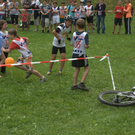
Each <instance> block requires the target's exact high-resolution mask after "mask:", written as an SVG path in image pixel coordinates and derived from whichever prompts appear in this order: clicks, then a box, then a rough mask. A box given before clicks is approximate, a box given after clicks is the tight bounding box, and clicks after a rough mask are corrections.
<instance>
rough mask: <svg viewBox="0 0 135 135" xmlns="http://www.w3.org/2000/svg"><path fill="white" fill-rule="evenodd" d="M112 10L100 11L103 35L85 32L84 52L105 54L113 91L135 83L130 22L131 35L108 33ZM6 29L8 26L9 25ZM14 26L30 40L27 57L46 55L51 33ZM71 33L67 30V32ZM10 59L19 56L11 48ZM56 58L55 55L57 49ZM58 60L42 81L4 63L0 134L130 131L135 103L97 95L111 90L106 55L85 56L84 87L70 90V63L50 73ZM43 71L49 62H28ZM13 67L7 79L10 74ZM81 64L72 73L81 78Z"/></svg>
mask: <svg viewBox="0 0 135 135" xmlns="http://www.w3.org/2000/svg"><path fill="white" fill-rule="evenodd" d="M113 20H114V15H112V14H107V16H106V20H105V22H106V33H105V35H101V34H100V35H97V34H96V31H94V34H93V35H91V34H89V42H90V43H89V45H90V48H89V49H88V50H87V55H88V56H89V57H90V56H103V55H105V54H106V53H109V57H110V61H111V65H112V70H113V75H114V80H115V84H116V90H123V91H130V90H131V89H132V87H133V86H134V85H135V63H134V61H135V44H134V37H135V35H134V30H135V29H134V26H135V20H134V18H133V20H132V34H131V35H124V26H122V29H121V34H120V35H117V30H118V27H117V28H116V32H115V34H114V35H112V34H111V33H112V27H113ZM9 28H11V25H9ZM34 29H35V27H34V26H31V28H30V30H29V31H27V32H26V31H23V32H22V31H20V30H19V32H18V34H19V35H20V36H26V37H28V38H29V39H30V43H29V49H30V50H31V52H32V54H33V61H44V60H50V58H51V49H52V41H53V34H52V33H50V34H47V33H44V34H42V33H41V27H40V31H38V32H33V30H34ZM71 36H72V35H71V34H70V37H71ZM66 49H67V54H66V58H71V56H72V49H73V48H72V47H70V44H69V41H66ZM9 56H10V57H13V58H14V59H15V60H16V59H17V58H18V57H19V56H20V54H19V52H18V51H17V50H15V51H13V52H12V53H11V54H9ZM57 59H60V54H58V56H57ZM59 66H60V63H55V64H54V67H53V70H52V74H51V75H50V76H47V79H48V80H47V82H45V83H43V84H40V83H39V78H38V77H36V76H34V75H32V76H31V77H30V78H29V79H27V80H26V79H24V78H25V75H26V73H25V72H24V71H21V70H19V69H16V68H15V67H12V69H11V68H7V74H6V75H3V74H1V75H2V76H3V78H2V79H0V84H1V85H0V135H133V134H134V132H135V131H134V123H135V118H134V114H135V110H134V109H135V106H132V107H126V108H116V107H111V106H107V105H104V104H102V103H100V102H99V101H98V100H97V96H98V94H99V93H100V92H102V91H106V90H112V83H111V77H110V73H109V68H108V64H107V60H104V61H102V62H99V59H93V60H89V66H90V72H89V75H88V77H87V79H86V81H85V84H86V86H87V87H89V89H90V90H89V92H84V91H81V90H75V91H71V86H72V82H73V74H74V68H73V67H72V66H71V62H66V63H65V67H64V70H63V74H62V75H61V76H56V73H57V72H58V71H59ZM34 68H35V69H37V70H38V71H39V72H40V73H42V74H43V75H45V74H46V72H47V71H48V68H49V64H39V65H34ZM11 70H12V72H13V79H12V77H11V73H10V72H11ZM82 73H83V69H82V70H81V72H80V74H79V78H78V83H79V82H80V80H81V76H82Z"/></svg>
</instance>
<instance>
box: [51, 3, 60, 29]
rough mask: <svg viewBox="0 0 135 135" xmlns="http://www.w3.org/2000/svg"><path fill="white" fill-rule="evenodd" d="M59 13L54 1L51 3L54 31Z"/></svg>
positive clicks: (58, 19)
mask: <svg viewBox="0 0 135 135" xmlns="http://www.w3.org/2000/svg"><path fill="white" fill-rule="evenodd" d="M59 12H60V10H59V7H58V6H57V1H54V2H53V7H52V14H53V24H54V29H56V27H57V26H58V25H59V23H60V15H59Z"/></svg>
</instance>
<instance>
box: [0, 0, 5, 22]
mask: <svg viewBox="0 0 135 135" xmlns="http://www.w3.org/2000/svg"><path fill="white" fill-rule="evenodd" d="M4 9H5V3H4V2H3V0H0V20H5V11H4Z"/></svg>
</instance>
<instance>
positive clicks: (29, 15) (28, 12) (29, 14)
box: [27, 11, 31, 24]
mask: <svg viewBox="0 0 135 135" xmlns="http://www.w3.org/2000/svg"><path fill="white" fill-rule="evenodd" d="M27 14H28V19H27V22H28V24H30V18H31V13H30V11H27Z"/></svg>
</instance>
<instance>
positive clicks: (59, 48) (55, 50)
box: [52, 46, 66, 54]
mask: <svg viewBox="0 0 135 135" xmlns="http://www.w3.org/2000/svg"><path fill="white" fill-rule="evenodd" d="M58 50H59V51H60V53H66V48H65V47H56V46H53V48H52V54H57V52H58Z"/></svg>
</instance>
